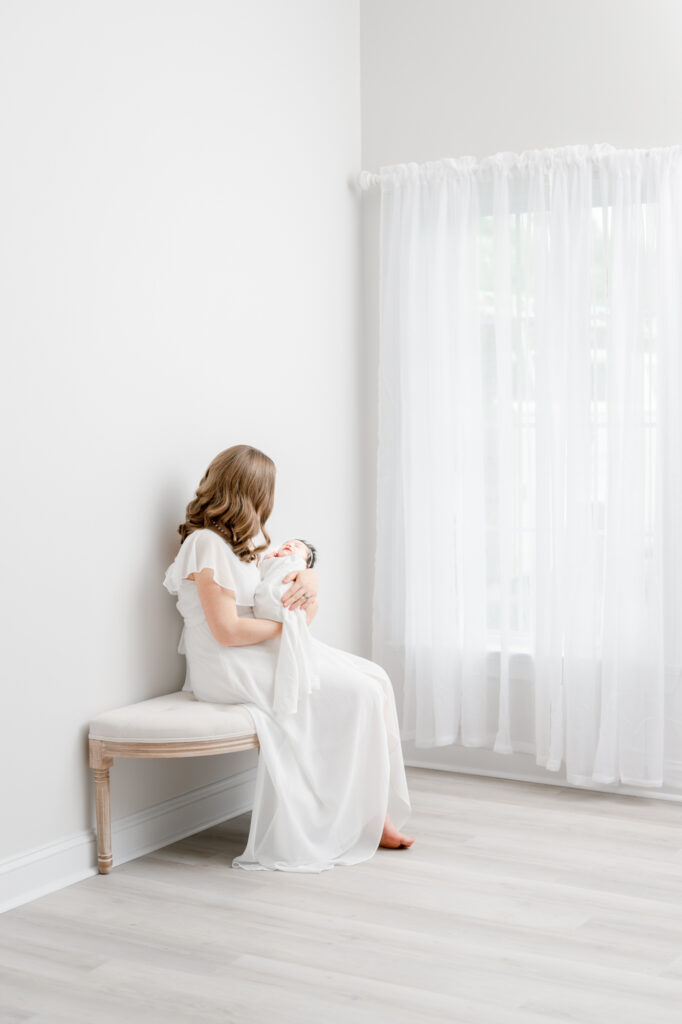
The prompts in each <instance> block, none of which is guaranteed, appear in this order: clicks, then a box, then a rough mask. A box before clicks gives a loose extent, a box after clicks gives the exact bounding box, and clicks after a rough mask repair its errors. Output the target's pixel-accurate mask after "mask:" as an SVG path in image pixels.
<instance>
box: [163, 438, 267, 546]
mask: <svg viewBox="0 0 682 1024" xmlns="http://www.w3.org/2000/svg"><path fill="white" fill-rule="evenodd" d="M274 498H275V464H274V462H273V461H272V459H269V458H268V456H267V455H265V454H264V453H263V452H261V451H259V450H258V449H257V448H251V446H250V445H248V444H235V445H233V446H232V447H231V448H226V449H225V451H224V452H220V454H219V455H216V457H215V459H213V461H212V462H211V464H210V466H209V467H208V469H207V470H206V472H205V473H204V475H203V477H202V478H201V481H200V483H199V486H198V487H197V490H196V494H195V496H194V497H193V498H192V500H191V501H190V503H189V505H188V506H187V510H186V512H185V521H184V523H181V524H180V526H178V533H179V534H180V536H181V538H182V540H183V541H184V540H185V538H186V537H189V535H190V533H194V531H195V530H213V531H214V532H215V533H218V534H219V535H220V536H221V537H223V538H224V539H225V540H227V541H228V543H229V544H230V545H231V546H232V548H233V550H234V552H235V554H236V555H238V557H239V558H240V559H241V560H242V562H253V561H257V560H258V559H259V555H260V553H261V551H265V550H266V549H267V548H268V547H269V546H270V537H269V535H268V533H267V532H266V529H265V524H266V522H267V521H268V519H269V518H270V513H271V512H272V505H273V502H274ZM259 529H260V530H262V531H263V536H264V537H265V544H260V545H258V547H253V548H252V547H251V546H250V544H249V541H250V539H251V538H252V537H254V536H255V535H256V534H257V533H258V531H259Z"/></svg>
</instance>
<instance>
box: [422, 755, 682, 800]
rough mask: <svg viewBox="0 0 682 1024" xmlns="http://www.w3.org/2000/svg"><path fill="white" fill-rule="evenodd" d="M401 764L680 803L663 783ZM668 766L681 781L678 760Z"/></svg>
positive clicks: (430, 763) (679, 797) (678, 795)
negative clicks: (649, 785)
mask: <svg viewBox="0 0 682 1024" xmlns="http://www.w3.org/2000/svg"><path fill="white" fill-rule="evenodd" d="M405 765H406V766H407V767H410V768H430V769H431V770H432V771H437V772H452V773H453V774H462V775H484V776H486V777H488V778H493V779H509V780H510V781H512V782H537V783H539V784H540V785H542V786H564V787H566V788H567V789H583V790H584V789H590V790H594V791H595V792H597V793H615V794H616V795H620V796H640V797H645V798H646V797H648V798H649V799H653V800H670V801H672V802H673V803H680V804H682V793H675V792H673V793H671V792H669V791H668V790H667V789H666V788H665V787H657V788H656V789H644V788H640V787H636V786H625V785H609V786H601V785H599V784H598V783H596V782H595V783H594V784H592V785H590V786H578V785H576V784H575V783H573V782H568V780H567V779H565V778H563V777H561V776H559V777H557V778H556V779H552V778H546V777H544V778H543V777H542V776H540V775H530V774H523V773H521V772H504V771H501V770H498V769H490V768H470V767H467V766H464V765H455V764H450V763H446V762H438V761H420V760H417V759H416V758H413V757H405ZM668 765H669V766H671V773H670V774H671V778H670V780H669V781H668V782H667V785H668V786H670V785H671V784H673V783H672V778H673V776H672V768H673V767H675V769H676V770H679V771H680V772H681V775H680V780H681V783H682V762H668Z"/></svg>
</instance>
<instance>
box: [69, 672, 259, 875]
mask: <svg viewBox="0 0 682 1024" xmlns="http://www.w3.org/2000/svg"><path fill="white" fill-rule="evenodd" d="M88 745H89V751H90V767H91V768H92V772H93V777H94V781H95V805H96V810H97V864H98V867H99V871H100V873H101V874H108V872H109V871H111V868H112V866H113V857H112V852H111V810H110V803H109V798H110V793H109V769H110V768H111V766H112V765H113V763H114V758H116V757H201V756H206V755H209V754H227V753H231V752H233V751H237V750H249V749H251V748H253V747H258V736H257V733H256V724H255V722H254V720H253V718H252V717H251V715H250V714H249V711H248V708H247V707H245V706H244V705H243V704H210V703H208V702H207V701H202V700H197V699H196V697H195V696H194V694H193V693H192V692H191V691H186V690H185V691H183V690H177V691H174V692H173V693H166V694H163V695H162V696H161V697H152V698H150V699H149V700H142V701H139V702H138V703H137V704H128V705H127V707H123V708H116V709H114V710H112V711H104V712H103V713H102V714H100V715H96V716H95V717H94V718H92V719H91V720H90V731H89V733H88Z"/></svg>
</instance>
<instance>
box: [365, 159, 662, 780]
mask: <svg viewBox="0 0 682 1024" xmlns="http://www.w3.org/2000/svg"><path fill="white" fill-rule="evenodd" d="M380 188H381V296H380V311H381V319H380V335H381V336H380V357H379V361H380V366H379V448H378V493H377V500H378V508H377V553H376V577H375V579H376V582H375V595H374V627H373V629H374V632H373V655H372V656H373V657H374V658H375V660H377V661H379V662H380V663H381V664H383V665H385V666H386V668H387V669H388V670H389V672H390V674H391V677H392V679H393V681H394V683H395V684H396V689H397V691H398V697H399V707H400V709H401V727H402V735H403V737H404V738H413V739H414V740H415V742H416V744H417V746H439V745H445V744H453V743H461V744H463V745H465V746H483V747H489V748H492V749H494V750H495V751H497V752H500V753H509V752H511V751H512V750H518V749H525V750H528V751H531V752H533V753H534V754H535V756H536V760H537V763H538V764H539V765H543V766H545V767H546V768H548V769H551V770H559V769H560V767H561V766H562V765H564V766H565V771H566V775H567V778H568V779H569V780H570V781H573V782H577V783H579V784H587V785H589V783H590V782H594V783H614V782H621V783H628V784H632V785H641V786H657V785H661V784H662V783H663V781H664V774H665V772H664V764H665V761H666V757H669V756H670V752H669V751H666V734H667V735H668V736H669V737H670V736H673V737H678V738H679V728H678V732H675V731H674V729H673V730H671V728H668V729H666V723H667V724H668V726H670V725H671V722H670V721H668V722H667V719H671V720H672V718H673V717H674V714H675V712H673V710H672V708H673V705H674V702H675V700H676V699H677V697H678V696H679V693H680V679H681V674H680V666H681V665H682V639H681V638H682V600H681V594H682V543H681V539H680V535H681V533H682V468H681V458H682V452H681V451H680V441H681V440H682V358H681V351H680V350H681V347H682V333H681V331H682V322H681V318H680V293H681V291H682V147H674V148H668V149H655V150H646V151H644V150H616V149H614V148H613V147H611V146H606V145H603V146H593V147H586V146H570V147H565V148H561V149H555V150H541V151H532V152H526V153H521V154H511V153H500V154H498V155H497V156H494V157H491V158H488V159H485V160H481V161H477V160H475V159H474V158H472V157H463V158H461V159H457V160H441V161H437V162H433V163H429V164H424V165H416V164H407V165H398V166H393V167H387V168H382V171H381V174H380ZM524 685H525V686H526V687H527V692H529V693H530V697H531V700H532V706H533V707H534V720H533V722H532V727H531V735H530V737H528V736H526V738H525V742H523V741H521V740H519V739H518V737H516V736H515V735H514V720H515V699H516V696H515V695H516V694H521V693H522V692H524V691H523V687H524ZM519 699H520V698H519ZM672 724H673V725H675V726H677V727H679V725H680V723H679V721H678V722H674V723H672ZM669 742H672V741H670V740H669Z"/></svg>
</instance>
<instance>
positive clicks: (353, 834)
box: [164, 445, 413, 871]
mask: <svg viewBox="0 0 682 1024" xmlns="http://www.w3.org/2000/svg"><path fill="white" fill-rule="evenodd" d="M274 489H275V465H274V463H273V462H272V460H271V459H269V458H268V457H267V455H264V454H263V452H260V451H258V449H256V448H251V447H249V446H248V445H235V446H234V447H232V448H228V449H226V450H225V451H223V452H221V453H220V454H219V455H217V456H216V458H215V459H214V460H213V461H212V462H211V464H210V466H209V467H208V469H207V471H206V473H205V474H204V476H203V478H202V480H201V482H200V484H199V486H198V488H197V491H196V495H195V497H194V498H193V499H192V501H190V503H189V505H188V506H187V512H186V519H185V522H184V523H182V525H181V526H180V527H179V528H178V532H179V533H180V536H181V537H182V545H181V547H180V551H179V552H178V554H177V556H176V558H175V560H174V562H173V564H172V565H171V566H169V568H168V570H167V572H166V577H165V579H164V586H165V587H166V588H167V590H169V591H170V593H171V594H176V595H177V596H178V602H177V605H178V609H179V611H180V613H181V615H182V616H183V618H184V622H185V625H184V632H183V638H182V644H183V645H184V646H181V649H182V650H184V653H185V655H186V658H187V665H188V678H189V679H190V680H191V687H192V689H193V690H194V694H195V696H196V697H197V698H198V699H199V700H205V701H212V702H218V703H227V704H246V705H247V707H248V709H249V711H250V712H251V715H252V716H253V719H254V721H255V723H256V729H257V732H258V740H259V743H260V757H259V761H258V770H257V774H256V791H255V798H254V805H253V812H252V815H251V827H250V831H249V838H248V842H247V845H246V849H245V851H244V853H243V854H242V855H241V856H240V857H235V859H234V860H233V862H232V864H233V866H234V867H241V868H247V869H270V870H275V869H279V870H283V871H323V870H325V869H327V868H331V867H333V866H334V865H335V864H356V863H358V862H360V861H363V860H367V859H368V858H369V857H371V856H372V855H373V854H374V853H375V851H376V849H377V846H378V845H381V846H385V847H389V848H397V847H400V846H409V845H411V843H412V842H413V840H412V838H411V837H409V836H405V835H403V834H402V833H401V832H400V827H401V826H402V825H403V824H404V822H405V821H406V819H407V817H408V815H409V812H410V801H409V795H408V791H407V783H406V779H405V768H404V765H403V759H402V751H401V748H400V735H399V730H398V719H397V715H396V709H395V699H394V696H393V689H392V687H391V683H390V680H389V678H388V676H387V675H386V673H385V672H384V670H383V669H382V668H380V667H379V666H378V665H375V664H374V663H373V662H371V661H367V660H365V659H364V658H360V657H358V656H357V655H354V654H349V653H347V652H345V651H341V650H337V649H336V648H334V647H330V646H328V645H327V644H323V643H321V642H320V641H318V640H315V639H313V640H312V650H313V656H314V658H315V660H316V664H317V668H318V670H319V673H320V687H319V690H315V691H313V692H312V693H310V694H307V695H306V696H305V699H304V700H302V701H301V702H300V703H299V707H298V710H297V711H296V713H295V714H290V715H287V716H285V717H283V718H276V717H275V716H274V714H273V712H272V706H273V690H274V675H275V665H276V661H277V653H278V647H279V635H280V633H281V630H282V623H281V622H274V621H271V620H270V619H257V618H255V617H254V614H253V594H254V590H255V589H256V586H257V584H258V582H259V579H260V573H259V570H258V563H259V560H260V555H261V553H262V552H264V551H265V550H266V549H267V548H268V547H269V545H270V537H269V536H268V534H267V532H266V529H265V526H266V523H267V521H268V519H269V517H270V514H271V512H272V506H273V499H274ZM259 533H260V534H262V537H263V538H264V543H262V544H257V543H256V540H257V539H258V534H259ZM289 580H291V587H290V588H289V589H288V590H287V592H286V593H285V595H284V597H283V602H284V603H285V605H286V606H287V607H289V608H291V609H296V608H303V609H304V610H305V612H306V617H307V620H308V623H310V622H312V620H313V619H314V617H315V615H316V613H317V607H318V605H317V573H316V571H315V570H314V569H305V570H301V571H299V572H296V573H290V574H289V576H287V577H285V581H289Z"/></svg>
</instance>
